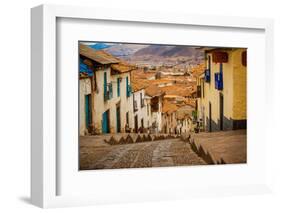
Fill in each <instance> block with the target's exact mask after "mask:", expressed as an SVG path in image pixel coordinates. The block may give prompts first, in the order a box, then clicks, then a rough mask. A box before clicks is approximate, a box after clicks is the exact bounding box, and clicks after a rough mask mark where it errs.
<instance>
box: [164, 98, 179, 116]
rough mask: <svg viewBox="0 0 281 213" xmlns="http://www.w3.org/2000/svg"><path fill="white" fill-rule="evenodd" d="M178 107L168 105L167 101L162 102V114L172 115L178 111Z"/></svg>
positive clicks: (171, 104)
mask: <svg viewBox="0 0 281 213" xmlns="http://www.w3.org/2000/svg"><path fill="white" fill-rule="evenodd" d="M178 108H179V107H178V106H177V105H176V104H173V103H170V102H169V101H164V102H163V108H162V112H163V113H168V114H170V113H172V112H175V111H177V110H178Z"/></svg>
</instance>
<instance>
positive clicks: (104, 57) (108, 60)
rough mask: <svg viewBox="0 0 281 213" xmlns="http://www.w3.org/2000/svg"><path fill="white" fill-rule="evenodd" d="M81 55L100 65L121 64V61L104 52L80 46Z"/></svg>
mask: <svg viewBox="0 0 281 213" xmlns="http://www.w3.org/2000/svg"><path fill="white" fill-rule="evenodd" d="M79 54H80V55H83V56H85V57H87V58H89V59H91V60H93V61H96V62H98V63H100V64H115V63H119V60H118V59H117V58H115V57H114V56H112V55H110V54H108V53H107V52H105V51H102V50H94V49H93V48H90V47H88V46H86V45H83V44H80V45H79Z"/></svg>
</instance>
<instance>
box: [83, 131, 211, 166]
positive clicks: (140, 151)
mask: <svg viewBox="0 0 281 213" xmlns="http://www.w3.org/2000/svg"><path fill="white" fill-rule="evenodd" d="M203 164H206V163H205V161H204V160H203V159H202V158H200V157H198V156H197V154H196V153H195V152H194V151H193V150H192V149H191V146H190V144H189V143H185V142H183V141H181V140H180V139H167V140H159V141H152V142H143V143H133V144H122V145H109V144H106V143H104V142H103V141H102V140H94V139H93V138H91V136H89V137H80V169H81V170H89V169H117V168H144V167H163V166H184V165H203Z"/></svg>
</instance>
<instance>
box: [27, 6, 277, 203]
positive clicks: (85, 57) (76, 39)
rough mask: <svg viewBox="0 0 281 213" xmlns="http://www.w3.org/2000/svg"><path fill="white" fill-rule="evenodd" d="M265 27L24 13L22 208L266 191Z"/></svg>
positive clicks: (111, 13) (268, 43) (42, 10)
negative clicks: (27, 100)
mask: <svg viewBox="0 0 281 213" xmlns="http://www.w3.org/2000/svg"><path fill="white" fill-rule="evenodd" d="M272 30H273V24H272V20H269V19H255V18H238V17H215V16H194V15H192V16H191V15H187V14H168V15H167V14H164V13H163V14H161V13H151V12H145V11H141V12H139V11H115V10H112V9H108V12H107V13H104V12H102V10H100V9H99V8H83V7H81V8H80V7H66V6H52V5H43V6H39V7H36V8H33V9H32V38H31V39H32V119H31V120H32V147H31V151H32V162H31V167H32V174H31V176H32V188H31V198H32V203H34V204H35V205H38V206H41V207H56V206H74V205H89V204H97V203H117V202H139V201H144V200H165V199H178V198H188V197H198V196H214V195H233V194H237V195H240V194H252V193H264V192H269V191H270V177H271V176H270V169H269V168H270V165H269V160H268V157H269V156H268V152H267V151H266V147H268V146H269V145H270V142H269V141H270V140H269V138H270V131H271V130H270V128H269V127H268V126H267V125H264V123H265V122H267V123H269V122H270V119H272V118H270V117H268V116H266V111H267V108H268V107H269V106H270V104H272V103H273V102H272V101H273V100H272V97H271V96H270V95H268V94H269V93H270V89H271V88H272V86H273V85H272V84H271V83H270V82H271V78H273V67H272V66H273V63H272V55H273V51H272V48H273V41H272ZM257 115H258V118H257Z"/></svg>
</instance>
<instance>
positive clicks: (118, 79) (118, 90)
mask: <svg viewBox="0 0 281 213" xmlns="http://www.w3.org/2000/svg"><path fill="white" fill-rule="evenodd" d="M120 81H121V79H120V78H117V97H120Z"/></svg>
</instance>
